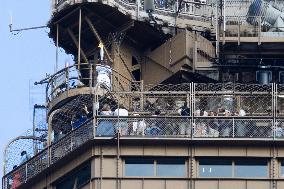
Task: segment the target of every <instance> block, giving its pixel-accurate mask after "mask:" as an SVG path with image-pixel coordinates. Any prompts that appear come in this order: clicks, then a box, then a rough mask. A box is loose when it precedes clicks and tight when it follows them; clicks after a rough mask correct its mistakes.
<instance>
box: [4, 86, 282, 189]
mask: <svg viewBox="0 0 284 189" xmlns="http://www.w3.org/2000/svg"><path fill="white" fill-rule="evenodd" d="M125 89H126V90H122V88H120V90H119V91H112V90H105V91H104V92H97V88H95V91H94V93H93V94H90V93H86V94H81V93H79V94H78V95H76V96H74V97H72V98H69V99H67V100H66V101H64V103H62V104H61V105H60V107H57V109H53V110H52V111H51V112H49V114H48V115H49V117H48V120H49V128H51V130H52V132H51V133H50V136H51V138H50V140H51V141H52V144H51V145H50V146H49V147H48V148H45V149H44V150H43V151H42V152H40V153H38V154H36V155H35V156H34V157H33V158H31V159H29V160H28V161H27V162H25V163H23V164H19V163H15V162H16V161H14V160H16V158H10V159H7V160H8V162H7V165H9V167H10V168H9V169H7V171H6V173H7V172H9V173H8V174H6V175H5V176H4V181H3V183H4V188H5V189H6V188H11V187H12V185H13V184H14V185H16V184H17V183H24V182H26V181H27V180H29V179H31V178H33V177H34V176H35V175H37V174H38V173H40V172H41V171H42V170H44V169H45V168H47V167H48V166H49V165H51V164H54V163H55V162H57V161H58V160H60V159H62V158H63V157H65V156H66V155H67V154H69V153H70V152H72V151H73V150H75V149H76V148H78V147H79V146H81V145H82V144H83V143H85V142H86V141H89V140H92V139H94V137H98V138H100V137H111V138H113V137H115V136H116V135H117V134H120V135H121V136H122V137H129V138H131V137H140V138H145V137H146V138H151V137H154V138H157V137H161V138H166V137H171V138H184V139H189V140H202V139H207V138H208V139H210V140H216V139H218V138H220V139H226V138H230V139H232V140H239V139H244V140H253V139H256V140H263V139H264V138H265V139H269V140H271V141H273V140H281V139H284V119H282V115H284V106H283V105H282V104H283V98H282V95H284V94H283V93H284V92H283V91H284V87H283V85H279V84H274V83H272V84H270V85H258V84H237V83H206V84H203V83H186V84H179V85H143V84H142V83H141V82H140V83H139V82H131V83H129V86H128V87H126V88H125ZM99 90H101V89H99ZM94 116H95V117H94ZM93 117H94V119H95V120H96V122H95V123H96V124H95V128H94V127H93V123H92V122H91V121H89V120H92V119H93ZM94 132H95V133H94ZM94 135H95V136H94ZM52 136H53V137H52ZM31 145H32V143H31ZM19 146H20V145H15V148H17V147H19ZM31 149H32V148H31ZM14 151H15V150H14ZM20 151H22V149H21V150H20ZM20 151H19V152H20ZM19 152H18V153H19ZM31 154H32V153H31ZM14 156H15V157H19V155H18V156H17V155H14ZM17 162H19V159H18V160H17ZM14 164H17V165H19V166H18V167H17V168H15V169H14V170H12V168H11V167H13V165H14Z"/></svg>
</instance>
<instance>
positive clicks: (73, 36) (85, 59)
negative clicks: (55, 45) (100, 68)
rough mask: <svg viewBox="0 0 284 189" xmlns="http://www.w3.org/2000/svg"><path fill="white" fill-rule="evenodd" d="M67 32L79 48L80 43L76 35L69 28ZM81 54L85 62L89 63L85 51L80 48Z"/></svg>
mask: <svg viewBox="0 0 284 189" xmlns="http://www.w3.org/2000/svg"><path fill="white" fill-rule="evenodd" d="M67 32H68V34H69V35H70V37H71V38H72V41H73V42H74V43H75V45H76V47H77V48H79V43H78V41H77V39H76V37H75V35H74V33H73V32H72V31H71V30H70V29H69V28H67ZM80 52H81V55H82V57H83V59H84V61H85V62H86V63H89V61H88V58H87V56H86V54H85V53H84V51H83V49H82V48H80Z"/></svg>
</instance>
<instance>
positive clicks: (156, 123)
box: [96, 116, 191, 137]
mask: <svg viewBox="0 0 284 189" xmlns="http://www.w3.org/2000/svg"><path fill="white" fill-rule="evenodd" d="M96 125H97V128H96V136H114V135H116V134H117V133H118V132H119V133H120V135H121V136H143V137H146V136H149V137H151V136H177V137H178V136H184V137H190V136H191V117H186V118H183V117H156V116H155V117H138V116H137V117H99V118H97V124H96Z"/></svg>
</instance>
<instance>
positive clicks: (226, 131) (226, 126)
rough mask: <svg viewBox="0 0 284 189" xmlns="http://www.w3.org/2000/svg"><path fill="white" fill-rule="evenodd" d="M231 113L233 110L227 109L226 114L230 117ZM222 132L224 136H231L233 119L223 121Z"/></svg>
mask: <svg viewBox="0 0 284 189" xmlns="http://www.w3.org/2000/svg"><path fill="white" fill-rule="evenodd" d="M230 115H231V112H230V111H229V110H225V112H224V116H225V117H229V116H230ZM220 127H221V128H220V129H221V130H220V134H221V136H223V137H229V136H230V134H231V129H232V122H231V120H228V119H225V120H223V121H222V122H221V124H220Z"/></svg>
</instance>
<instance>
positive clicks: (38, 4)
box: [0, 0, 70, 183]
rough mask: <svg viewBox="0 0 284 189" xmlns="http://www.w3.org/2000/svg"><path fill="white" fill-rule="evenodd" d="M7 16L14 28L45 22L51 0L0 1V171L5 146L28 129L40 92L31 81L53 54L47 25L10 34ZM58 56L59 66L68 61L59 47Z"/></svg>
mask: <svg viewBox="0 0 284 189" xmlns="http://www.w3.org/2000/svg"><path fill="white" fill-rule="evenodd" d="M10 15H12V23H13V28H14V29H18V28H27V27H34V26H42V25H46V24H47V22H48V20H49V19H50V16H51V0H0V70H1V72H0V81H1V83H2V84H1V88H0V120H1V121H0V128H1V130H0V150H1V153H0V162H1V168H0V170H2V162H3V155H2V154H3V150H4V147H5V145H6V144H7V143H8V142H9V140H11V139H12V138H15V137H17V136H19V135H22V134H23V133H25V131H26V130H28V129H32V126H33V125H32V113H33V112H32V106H33V102H37V100H36V99H38V95H36V94H35V92H38V91H42V90H40V87H38V88H37V87H35V86H33V85H32V83H34V82H35V81H39V80H41V79H43V78H44V77H45V75H46V73H48V74H51V73H53V72H54V65H55V55H56V54H55V53H56V48H55V45H54V42H53V41H52V40H51V39H50V38H49V37H48V32H49V30H48V29H47V28H45V29H38V30H30V31H23V32H21V33H18V34H17V35H14V34H12V33H10V32H9V27H8V25H9V23H10ZM59 56H60V58H59V64H60V67H62V66H63V65H64V64H65V61H66V60H68V61H70V57H69V56H67V55H66V54H65V53H64V51H62V50H61V51H60V55H59ZM37 103H38V102H37ZM0 176H1V178H2V176H3V171H0ZM1 180H2V179H1ZM0 183H1V181H0Z"/></svg>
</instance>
